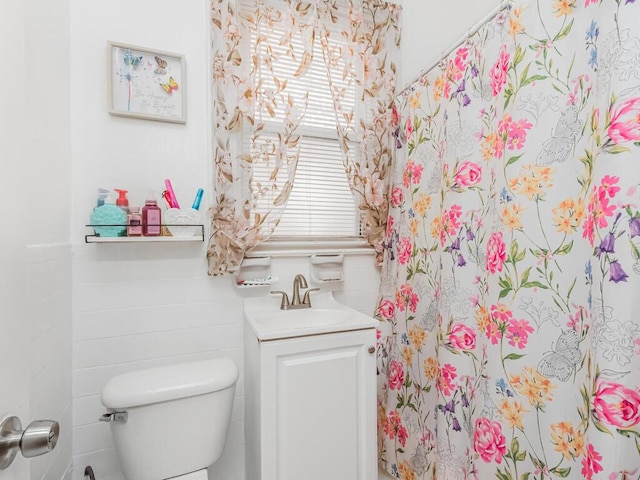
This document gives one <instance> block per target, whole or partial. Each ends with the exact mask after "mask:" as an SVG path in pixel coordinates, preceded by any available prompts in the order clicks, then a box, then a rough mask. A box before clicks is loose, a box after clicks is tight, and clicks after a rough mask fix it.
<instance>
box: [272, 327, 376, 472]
mask: <svg viewBox="0 0 640 480" xmlns="http://www.w3.org/2000/svg"><path fill="white" fill-rule="evenodd" d="M375 341H376V337H375V330H374V329H368V330H361V331H357V332H345V333H336V334H328V335H317V336H310V337H300V338H295V339H288V340H276V341H269V342H262V344H261V345H262V351H263V352H262V355H261V361H262V368H263V374H264V379H271V381H269V380H268V381H267V382H268V383H269V384H270V385H269V387H271V388H270V389H269V388H265V389H264V390H263V392H264V394H263V395H264V396H263V398H262V401H263V412H264V413H267V412H270V414H267V415H265V418H264V419H263V426H264V427H265V428H264V434H265V437H263V439H265V438H266V437H270V438H269V439H268V440H267V441H266V442H265V444H263V445H262V450H263V453H262V455H263V461H264V463H263V467H264V466H266V465H269V467H267V468H266V472H264V476H263V478H264V479H265V480H266V479H270V478H277V479H278V480H298V479H302V478H304V479H305V480H326V479H332V480H370V479H372V478H376V477H375V475H376V474H375V472H376V471H377V470H376V433H375V431H376V417H375V411H376V410H375V404H376V400H375V382H376V379H375V355H374V354H372V353H370V352H369V349H370V347H373V346H374V345H375ZM271 385H273V386H271ZM263 386H266V385H265V384H264V383H263ZM274 387H275V388H274ZM267 416H268V417H269V418H267ZM268 432H271V433H268Z"/></svg>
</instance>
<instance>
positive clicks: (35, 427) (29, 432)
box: [20, 420, 60, 458]
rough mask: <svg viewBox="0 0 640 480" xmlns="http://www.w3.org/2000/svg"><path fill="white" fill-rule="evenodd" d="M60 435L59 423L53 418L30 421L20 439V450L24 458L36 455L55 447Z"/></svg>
mask: <svg viewBox="0 0 640 480" xmlns="http://www.w3.org/2000/svg"><path fill="white" fill-rule="evenodd" d="M59 436H60V424H59V423H58V422H54V421H53V420H36V421H35V422H31V423H30V424H29V426H28V427H27V428H26V430H25V431H24V432H22V439H21V440H20V451H22V456H23V457H25V458H31V457H37V456H39V455H44V454H45V453H49V452H50V451H51V450H53V449H54V448H56V444H57V443H58V437H59Z"/></svg>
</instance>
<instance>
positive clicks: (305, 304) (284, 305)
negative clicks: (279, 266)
mask: <svg viewBox="0 0 640 480" xmlns="http://www.w3.org/2000/svg"><path fill="white" fill-rule="evenodd" d="M300 288H308V284H307V279H306V278H304V275H302V274H301V273H299V274H297V275H296V276H295V278H294V279H293V294H292V297H291V303H289V296H288V295H287V292H283V291H281V290H276V291H273V292H271V293H279V294H280V295H282V302H281V303H280V310H293V309H296V308H311V296H310V293H311V292H316V291H318V290H320V289H319V288H308V290H307V291H306V292H304V297H303V298H302V301H300Z"/></svg>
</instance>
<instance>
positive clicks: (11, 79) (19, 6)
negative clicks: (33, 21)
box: [0, 1, 42, 480]
mask: <svg viewBox="0 0 640 480" xmlns="http://www.w3.org/2000/svg"><path fill="white" fill-rule="evenodd" d="M0 5H1V7H0V45H2V46H3V57H4V58H3V60H2V64H3V68H1V69H0V71H2V72H3V74H2V80H1V81H2V84H3V86H2V89H1V90H2V91H1V93H0V419H2V418H4V417H6V416H9V415H15V416H18V417H19V418H20V419H21V420H22V422H23V425H22V426H23V427H25V426H26V425H25V423H28V422H29V420H30V411H29V369H30V365H29V360H30V358H29V353H30V352H29V348H28V346H29V342H30V338H29V325H28V321H27V320H28V319H27V318H26V305H27V286H26V275H27V250H26V245H27V225H28V224H27V222H28V221H30V216H32V215H34V214H35V212H30V211H29V204H30V202H29V196H30V195H33V194H34V193H35V192H31V191H30V188H29V185H28V183H27V182H26V178H27V177H26V174H27V170H28V165H27V162H26V158H25V157H26V156H25V153H24V151H25V147H26V146H25V138H26V134H25V125H26V123H25V121H26V119H25V111H26V110H27V108H26V106H25V105H26V104H27V102H26V95H27V92H26V91H25V83H26V82H25V75H26V72H25V65H26V62H27V61H28V59H26V58H25V54H24V49H25V46H24V43H25V42H24V39H25V35H26V34H27V32H26V25H25V23H26V22H25V5H24V2H23V1H17V2H2V3H1V4H0ZM40 193H42V192H40ZM28 478H30V463H29V461H28V460H26V459H24V458H22V456H21V455H20V454H18V456H17V457H16V459H15V461H14V462H13V463H12V464H11V466H9V468H7V469H5V470H0V479H1V480H25V479H28Z"/></svg>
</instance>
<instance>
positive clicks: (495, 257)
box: [486, 232, 507, 273]
mask: <svg viewBox="0 0 640 480" xmlns="http://www.w3.org/2000/svg"><path fill="white" fill-rule="evenodd" d="M506 258H507V250H506V245H505V243H504V241H503V240H502V232H493V233H492V234H491V237H489V241H488V242H487V262H486V267H487V270H488V271H489V272H491V273H496V272H501V271H502V267H503V265H504V261H505V260H506Z"/></svg>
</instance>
